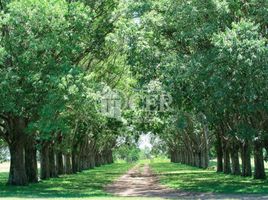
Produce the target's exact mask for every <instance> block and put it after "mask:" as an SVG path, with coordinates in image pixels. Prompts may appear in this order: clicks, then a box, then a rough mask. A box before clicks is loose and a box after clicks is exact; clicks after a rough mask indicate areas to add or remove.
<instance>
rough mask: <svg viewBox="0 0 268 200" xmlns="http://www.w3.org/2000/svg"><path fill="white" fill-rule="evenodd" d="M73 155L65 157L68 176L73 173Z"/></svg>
mask: <svg viewBox="0 0 268 200" xmlns="http://www.w3.org/2000/svg"><path fill="white" fill-rule="evenodd" d="M71 159H72V158H71V155H70V154H69V153H68V154H66V155H65V166H66V174H71V173H72V172H73V171H72V164H71Z"/></svg>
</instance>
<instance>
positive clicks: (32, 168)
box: [25, 136, 38, 183]
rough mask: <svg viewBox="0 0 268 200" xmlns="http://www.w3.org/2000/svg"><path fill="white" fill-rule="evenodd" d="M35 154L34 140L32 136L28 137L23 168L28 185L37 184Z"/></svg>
mask: <svg viewBox="0 0 268 200" xmlns="http://www.w3.org/2000/svg"><path fill="white" fill-rule="evenodd" d="M36 153H37V149H36V146H35V140H34V138H33V137H32V136H28V137H27V143H26V145H25V168H26V175H27V178H28V181H29V182H30V183H37V182H38V169H37V158H36Z"/></svg>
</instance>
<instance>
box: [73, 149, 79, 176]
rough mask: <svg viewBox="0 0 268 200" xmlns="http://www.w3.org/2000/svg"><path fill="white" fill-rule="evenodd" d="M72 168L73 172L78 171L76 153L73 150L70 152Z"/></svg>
mask: <svg viewBox="0 0 268 200" xmlns="http://www.w3.org/2000/svg"><path fill="white" fill-rule="evenodd" d="M72 170H73V173H74V174H75V173H76V172H78V163H77V154H76V152H74V151H73V152H72Z"/></svg>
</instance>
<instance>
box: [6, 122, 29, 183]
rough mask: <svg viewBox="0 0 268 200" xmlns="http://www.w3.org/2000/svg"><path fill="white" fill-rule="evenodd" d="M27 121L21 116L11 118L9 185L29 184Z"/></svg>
mask: <svg viewBox="0 0 268 200" xmlns="http://www.w3.org/2000/svg"><path fill="white" fill-rule="evenodd" d="M25 128H26V121H25V120H24V119H22V118H20V117H13V118H10V121H9V129H10V132H9V135H10V137H11V143H9V150H10V157H11V163H10V171H9V178H8V183H7V184H9V185H22V186H23V185H27V184H28V178H27V174H26V168H25V149H24V147H25V141H26V134H25V133H24V129H25Z"/></svg>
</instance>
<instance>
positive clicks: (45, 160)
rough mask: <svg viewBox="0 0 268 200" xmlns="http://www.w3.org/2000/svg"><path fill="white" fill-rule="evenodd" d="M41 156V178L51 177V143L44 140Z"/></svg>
mask: <svg viewBox="0 0 268 200" xmlns="http://www.w3.org/2000/svg"><path fill="white" fill-rule="evenodd" d="M40 157H41V177H40V178H41V179H43V180H46V179H49V178H50V169H49V143H48V142H44V143H43V144H42V146H41V151H40Z"/></svg>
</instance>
